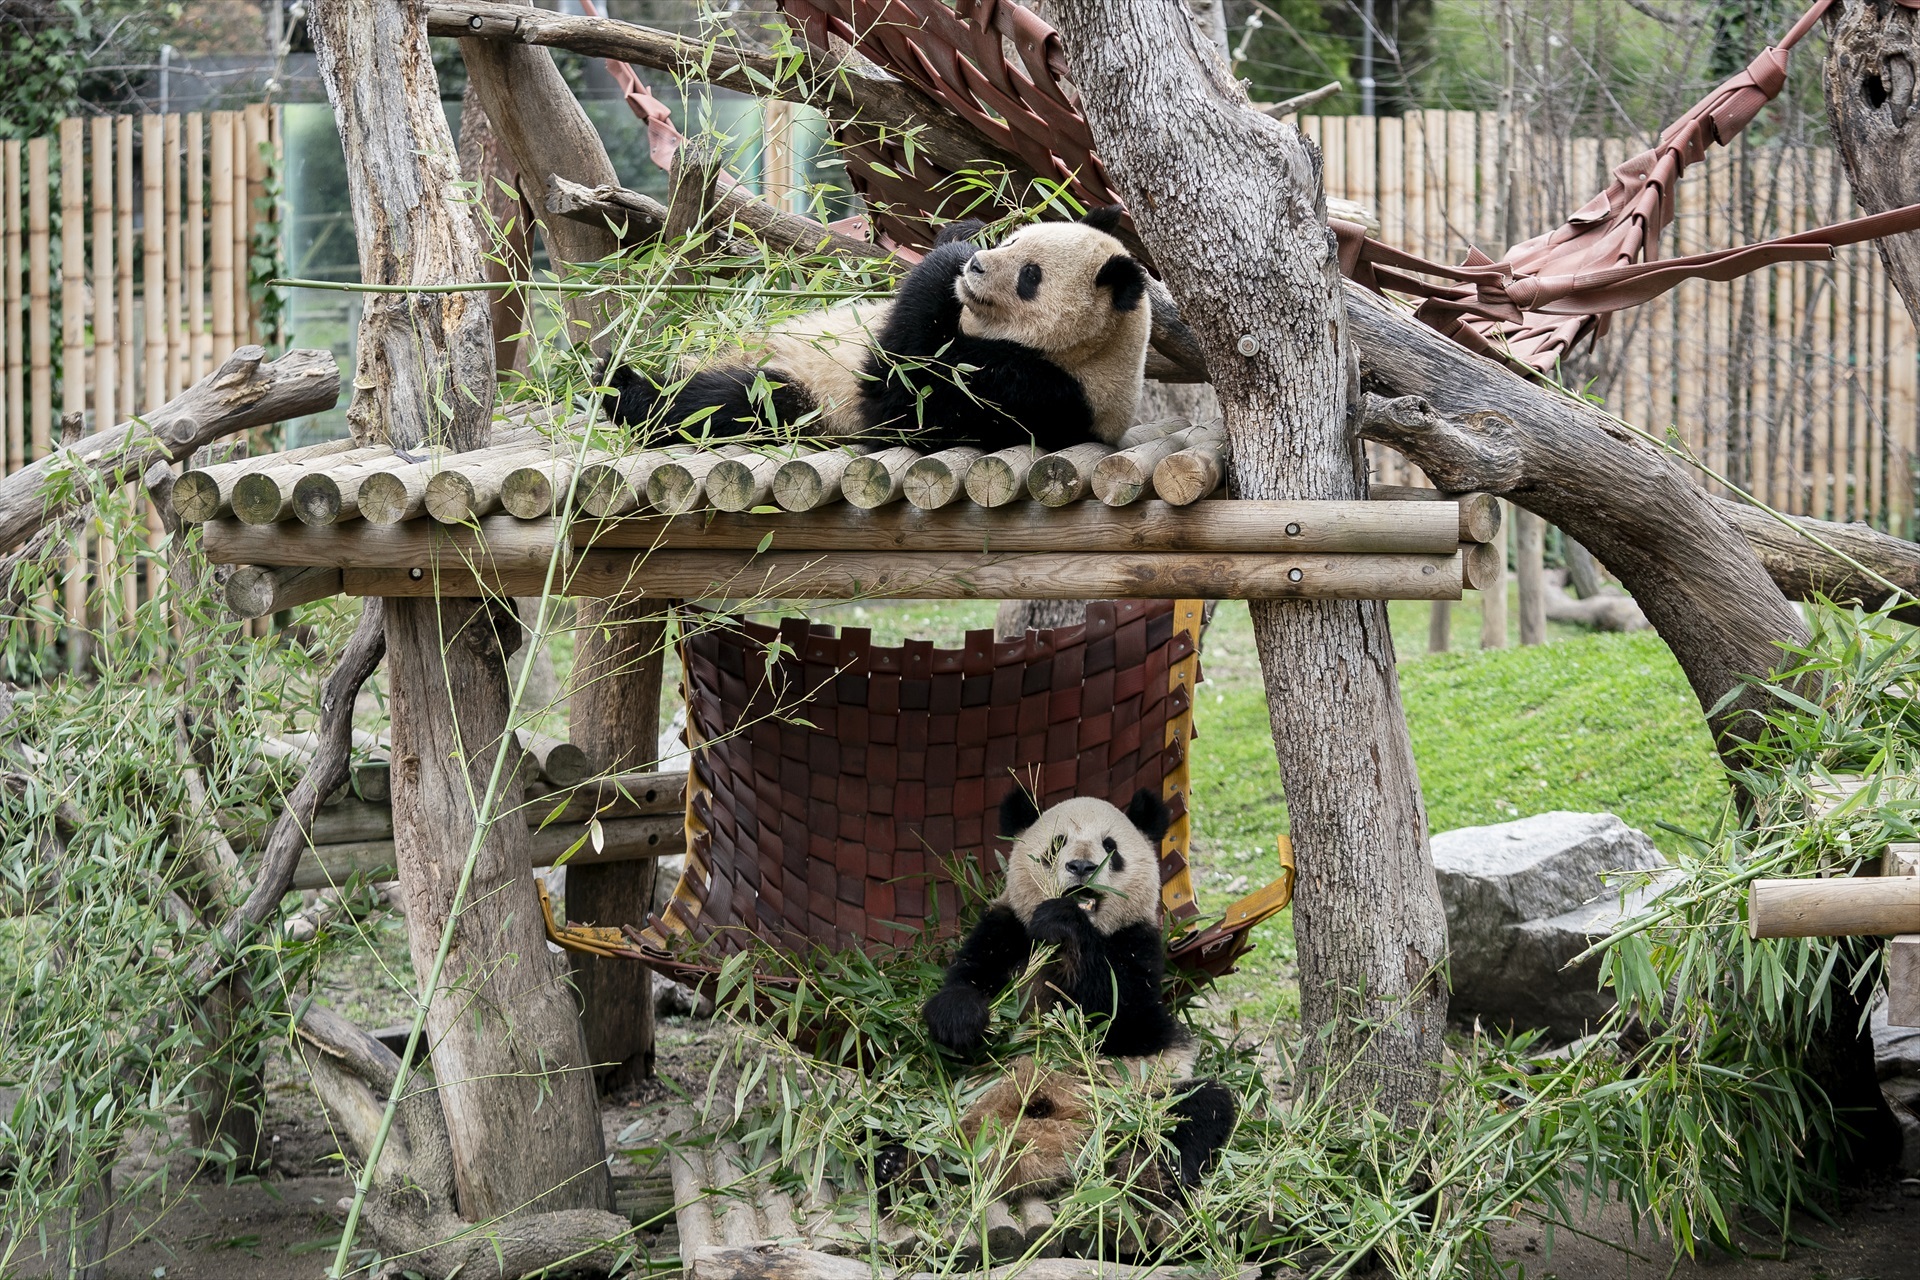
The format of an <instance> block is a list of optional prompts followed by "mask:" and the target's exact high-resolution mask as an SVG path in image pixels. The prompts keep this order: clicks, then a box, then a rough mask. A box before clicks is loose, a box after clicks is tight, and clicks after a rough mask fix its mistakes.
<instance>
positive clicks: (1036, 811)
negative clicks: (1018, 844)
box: [1000, 787, 1040, 839]
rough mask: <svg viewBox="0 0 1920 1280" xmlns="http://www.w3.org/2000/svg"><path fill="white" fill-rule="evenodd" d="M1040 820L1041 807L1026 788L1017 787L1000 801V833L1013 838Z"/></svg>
mask: <svg viewBox="0 0 1920 1280" xmlns="http://www.w3.org/2000/svg"><path fill="white" fill-rule="evenodd" d="M1038 821H1040V807H1039V806H1038V805H1036V804H1034V802H1033V797H1032V796H1030V795H1028V794H1027V793H1026V790H1025V788H1022V787H1015V788H1014V789H1013V790H1011V791H1009V792H1007V797H1006V799H1004V800H1002V801H1001V802H1000V834H1001V835H1003V836H1006V837H1008V838H1009V839H1011V838H1012V837H1014V836H1017V835H1019V834H1020V833H1021V832H1022V831H1025V830H1026V829H1027V828H1028V827H1031V826H1032V825H1033V824H1034V823H1036V822H1038Z"/></svg>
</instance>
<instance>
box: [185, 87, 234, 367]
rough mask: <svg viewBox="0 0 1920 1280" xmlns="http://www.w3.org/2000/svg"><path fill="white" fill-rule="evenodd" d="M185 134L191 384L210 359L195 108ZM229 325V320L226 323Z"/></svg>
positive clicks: (202, 156)
mask: <svg viewBox="0 0 1920 1280" xmlns="http://www.w3.org/2000/svg"><path fill="white" fill-rule="evenodd" d="M185 128H186V135H187V175H186V186H187V222H186V226H185V227H184V228H183V235H184V236H185V239H186V247H187V253H186V263H187V266H186V282H185V285H184V288H185V289H186V294H187V366H188V367H187V371H186V374H185V380H186V382H187V384H188V385H192V384H193V383H195V382H198V381H200V379H202V378H204V377H206V376H207V369H208V367H209V365H210V364H211V361H212V356H213V348H212V346H211V342H212V339H211V338H210V337H209V335H208V334H207V332H206V327H207V281H206V266H207V215H206V183H207V165H206V159H207V157H206V142H205V138H206V129H205V128H204V126H203V122H202V120H201V117H200V113H199V112H198V111H189V112H188V113H187V117H186V126H185ZM229 328H231V323H229Z"/></svg>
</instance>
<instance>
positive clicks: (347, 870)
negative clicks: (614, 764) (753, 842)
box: [292, 814, 686, 924]
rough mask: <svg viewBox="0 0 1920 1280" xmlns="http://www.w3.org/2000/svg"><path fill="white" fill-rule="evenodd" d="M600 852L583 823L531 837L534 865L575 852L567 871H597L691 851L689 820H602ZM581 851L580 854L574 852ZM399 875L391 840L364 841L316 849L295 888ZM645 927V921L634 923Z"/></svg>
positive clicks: (305, 859)
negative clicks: (572, 868)
mask: <svg viewBox="0 0 1920 1280" xmlns="http://www.w3.org/2000/svg"><path fill="white" fill-rule="evenodd" d="M600 830H601V836H602V840H601V846H600V848H598V849H595V848H594V847H593V842H592V841H591V840H585V839H583V837H585V835H586V833H587V828H586V826H585V824H583V823H570V822H556V823H554V824H553V825H551V826H548V827H544V828H539V829H536V830H534V831H532V832H530V833H529V834H530V835H531V837H532V840H533V865H534V866H536V867H550V866H552V865H553V864H554V862H555V861H556V860H558V859H559V858H560V857H562V856H563V855H565V854H566V852H567V850H569V849H573V850H574V853H573V856H572V857H570V858H568V859H567V865H568V866H595V865H598V864H600V863H607V862H633V861H635V860H637V859H641V858H662V857H666V856H668V855H670V854H675V853H683V852H685V849H686V843H685V840H686V820H685V819H684V818H683V817H682V816H680V815H678V814H672V815H664V816H656V817H641V818H614V819H611V820H605V819H603V820H602V821H601V823H600ZM576 845H578V846H579V847H578V848H577V849H576V848H575V846H576ZM395 874H397V873H396V872H395V870H394V854H393V841H392V840H361V841H354V842H351V843H346V844H322V845H315V846H314V847H313V848H311V849H309V850H308V851H307V852H306V853H304V854H302V855H301V856H300V865H299V867H298V868H297V869H295V871H294V873H293V886H292V887H293V888H295V889H324V888H327V887H328V886H330V885H337V884H344V883H345V882H346V881H347V880H348V879H349V878H350V877H352V876H354V875H359V876H361V877H363V878H364V879H367V880H374V881H378V880H391V879H393V878H394V876H395ZM633 923H634V924H640V923H642V922H641V921H638V920H636V921H633Z"/></svg>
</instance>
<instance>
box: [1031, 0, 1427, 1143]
mask: <svg viewBox="0 0 1920 1280" xmlns="http://www.w3.org/2000/svg"><path fill="white" fill-rule="evenodd" d="M1054 12H1055V16H1056V17H1057V18H1058V19H1059V20H1060V26H1061V34H1062V38H1063V39H1064V41H1065V45H1066V50H1067V56H1068V59H1069V61H1070V63H1071V64H1072V70H1073V77H1074V82H1075V83H1076V84H1077V85H1078V86H1079V88H1080V91H1081V94H1082V97H1083V103H1084V107H1085V110H1086V114H1087V118H1088V121H1089V122H1090V124H1091V125H1092V127H1093V134H1094V138H1095V141H1096V142H1097V144H1098V146H1099V150H1100V155H1101V157H1102V159H1104V160H1105V161H1106V163H1107V165H1108V168H1109V169H1110V170H1111V171H1112V173H1113V175H1114V177H1115V178H1116V179H1117V181H1118V183H1119V185H1120V187H1121V189H1122V190H1123V191H1124V193H1125V194H1126V196H1127V202H1128V206H1129V207H1130V208H1131V209H1132V210H1133V214H1134V219H1135V221H1136V223H1137V224H1138V228H1139V231H1140V235H1141V238H1142V239H1143V240H1144V241H1145V242H1146V244H1147V245H1148V247H1149V248H1150V249H1151V250H1152V253H1153V258H1154V261H1155V262H1156V263H1157V264H1158V265H1159V267H1160V269H1161V271H1162V272H1163V273H1164V274H1165V277H1166V281H1167V283H1168V285H1169V286H1170V287H1171V288H1172V290H1173V293H1174V295H1175V296H1176V297H1177V298H1178V299H1179V300H1180V303H1181V309H1182V314H1183V315H1184V316H1185V318H1186V320H1187V322H1188V323H1189V324H1190V325H1191V326H1192V327H1193V329H1194V331H1195V333H1196V334H1197V335H1198V337H1199V339H1200V343H1201V346H1202V349H1203V350H1204V352H1205V354H1206V360H1207V367H1208V369H1209V370H1210V371H1211V373H1212V380H1213V385H1214V388H1215V389H1216V390H1217V391H1218V392H1219V396H1220V405H1221V408H1222V410H1223V412H1224V414H1225V419H1226V427H1227V432H1228V435H1229V437H1230V439H1231V441H1232V446H1233V474H1232V477H1231V480H1232V486H1233V491H1234V493H1235V495H1236V496H1238V497H1243V498H1346V499H1351V498H1359V497H1363V496H1364V495H1365V492H1366V482H1365V473H1364V471H1363V466H1364V462H1363V459H1362V456H1361V454H1360V451H1359V449H1358V448H1357V446H1356V445H1355V444H1354V442H1353V441H1352V439H1351V438H1350V437H1349V435H1348V433H1347V402H1348V399H1349V371H1348V346H1347V341H1346V335H1345V317H1344V307H1343V298H1342V293H1341V287H1340V275H1339V269H1338V266H1337V264H1336V262H1335V259H1334V254H1333V242H1332V240H1331V239H1330V237H1329V236H1328V234H1327V227H1326V209H1325V202H1324V199H1323V196H1322V193H1321V183H1320V173H1319V169H1318V165H1317V162H1316V159H1315V156H1314V154H1313V152H1312V151H1311V150H1310V149H1309V148H1308V147H1307V146H1306V144H1305V142H1304V141H1303V140H1302V139H1301V137H1300V133H1299V131H1298V130H1297V129H1294V128H1293V127H1292V126H1290V125H1282V124H1280V123H1279V122H1278V121H1275V120H1272V119H1270V118H1268V117H1266V116H1263V115H1261V114H1260V113H1258V112H1256V111H1254V110H1252V109H1251V108H1250V107H1249V106H1248V105H1247V99H1246V95H1245V94H1244V93H1243V92H1242V91H1241V89H1240V87H1239V85H1237V84H1236V83H1235V82H1234V81H1233V79H1232V78H1231V76H1230V75H1229V74H1228V72H1227V68H1226V67H1225V66H1223V65H1222V64H1221V62H1220V60H1219V56H1218V53H1217V51H1216V50H1215V49H1214V47H1213V45H1212V44H1211V42H1209V41H1208V40H1207V39H1206V37H1205V36H1204V35H1202V34H1201V33H1200V32H1199V31H1198V30H1197V29H1196V28H1195V27H1194V24H1193V22H1192V20H1191V19H1190V18H1189V17H1188V15H1187V14H1186V12H1185V11H1184V10H1183V9H1180V8H1178V7H1175V6H1172V5H1165V4H1155V5H1136V4H1133V3H1130V2H1128V0H1086V2H1085V3H1080V4H1073V5H1060V6H1056V8H1055V10H1054ZM1252 612H1253V624H1254V634H1255V638H1256V641H1257V643H1258V645H1259V650H1260V664H1261V670H1262V672H1263V674H1264V676H1265V680H1266V687H1267V696H1268V705H1269V709H1270V715H1271V718H1272V724H1273V738H1274V746H1275V749H1276V751H1277V752H1278V755H1279V760H1280V776H1281V781H1282V784H1283V786H1284V787H1285V790H1286V796H1287V808H1288V815H1289V818H1290V821H1291V825H1292V831H1293V841H1294V847H1295V849H1296V850H1298V854H1299V860H1300V882H1299V887H1298V889H1297V890H1296V891H1295V894H1294V930H1295V936H1296V938H1297V940H1298V943H1299V954H1300V1004H1301V1014H1302V1017H1303V1019H1304V1020H1305V1022H1306V1024H1307V1029H1308V1037H1307V1042H1308V1045H1309V1053H1310V1054H1312V1055H1313V1059H1312V1060H1313V1062H1314V1063H1316V1064H1317V1066H1318V1067H1319V1068H1320V1069H1322V1070H1323V1071H1325V1072H1326V1074H1325V1077H1324V1079H1325V1083H1326V1085H1327V1086H1328V1087H1330V1088H1332V1089H1333V1090H1334V1091H1335V1093H1336V1094H1337V1095H1338V1096H1342V1097H1346V1098H1352V1099H1355V1100H1371V1101H1375V1102H1377V1103H1378V1104H1379V1105H1381V1106H1383V1107H1387V1108H1394V1109H1398V1108H1401V1107H1402V1106H1404V1105H1405V1104H1417V1103H1420V1102H1423V1101H1425V1100H1427V1099H1429V1098H1431V1097H1432V1096H1433V1093H1434V1090H1435V1088H1436V1087H1437V1082H1438V1077H1437V1074H1436V1072H1437V1066H1438V1063H1439V1061H1440V1055H1441V1039H1440V1037H1441V1029H1442V1027H1443V1024H1444V1022H1445V1017H1446V987H1445V984H1444V982H1443V981H1442V980H1441V977H1440V974H1439V967H1440V965H1441V962H1442V961H1443V960H1444V958H1445V953H1446V921H1445V918H1444V916H1443V914H1442V911H1441V905H1440V894H1439V889H1438V886H1437V885H1436V883H1435V880H1434V873H1433V863H1432V860H1431V858H1430V856H1429V854H1428V850H1427V844H1426V825H1427V824H1426V814H1425V812H1424V810H1423V808H1422V804H1421V799H1420V784H1419V779H1418V776H1417V774H1416V773H1415V770H1414V762H1413V750H1412V746H1411V744H1410V742H1409V740H1408V737H1407V726H1406V720H1405V717H1404V716H1403V714H1402V712H1401V708H1400V690H1399V684H1398V680H1397V677H1396V674H1395V671H1394V657H1393V642H1392V639H1391V637H1390V636H1389V634H1388V631H1387V610H1386V606H1385V604H1383V603H1381V602H1378V601H1350V600H1311V601H1302V600H1287V601H1270V602H1263V603H1256V604H1255V605H1254V606H1253V610H1252ZM1369 1024H1371V1025H1369ZM1349 1064H1352V1065H1351V1067H1350V1068H1349Z"/></svg>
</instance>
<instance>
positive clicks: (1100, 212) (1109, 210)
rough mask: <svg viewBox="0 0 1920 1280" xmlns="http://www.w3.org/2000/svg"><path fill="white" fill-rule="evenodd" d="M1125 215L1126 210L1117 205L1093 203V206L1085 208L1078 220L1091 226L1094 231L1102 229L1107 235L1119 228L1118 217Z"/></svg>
mask: <svg viewBox="0 0 1920 1280" xmlns="http://www.w3.org/2000/svg"><path fill="white" fill-rule="evenodd" d="M1126 216H1127V211H1126V210H1125V209H1122V208H1121V207H1120V206H1119V205H1117V204H1102V205H1095V206H1094V207H1093V208H1091V209H1089V210H1087V211H1086V213H1084V214H1082V215H1081V217H1080V221H1081V222H1083V223H1085V224H1086V225H1087V226H1089V227H1092V228H1093V229H1094V230H1095V231H1104V232H1106V233H1107V234H1108V235H1112V234H1113V233H1114V232H1116V231H1118V230H1119V229H1120V219H1122V218H1124V217H1126Z"/></svg>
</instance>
